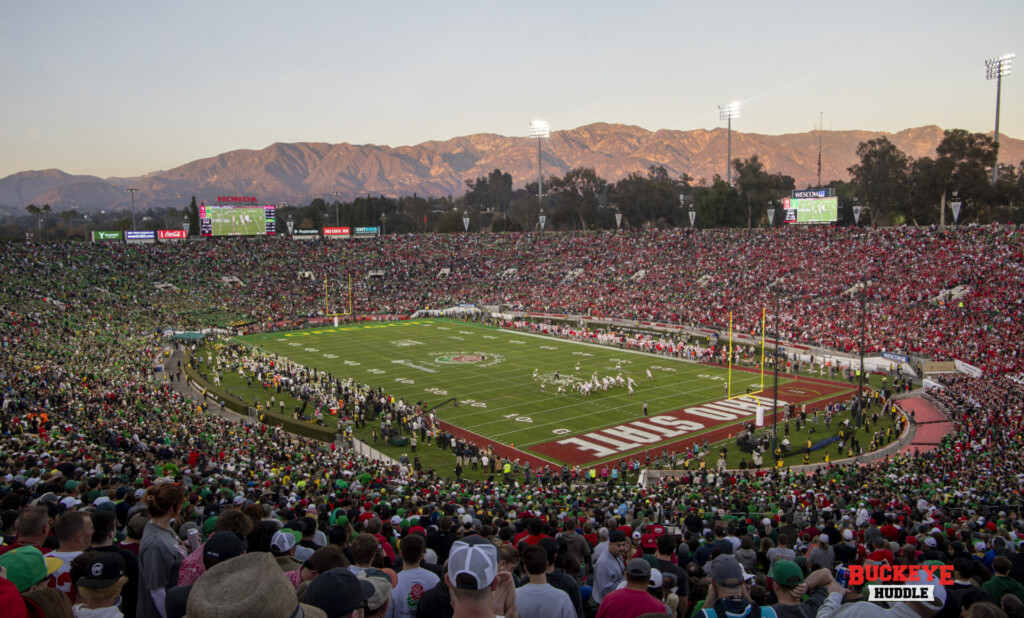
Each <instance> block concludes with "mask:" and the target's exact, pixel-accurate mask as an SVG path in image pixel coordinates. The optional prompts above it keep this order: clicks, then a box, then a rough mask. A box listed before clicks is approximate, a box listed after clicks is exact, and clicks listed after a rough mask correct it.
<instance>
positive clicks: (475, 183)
mask: <svg viewBox="0 0 1024 618" xmlns="http://www.w3.org/2000/svg"><path fill="white" fill-rule="evenodd" d="M466 188H467V189H468V191H466V195H465V202H466V204H468V205H470V206H483V207H484V208H485V209H487V210H493V211H494V212H506V211H507V210H508V208H509V206H511V205H512V196H513V192H512V174H509V173H507V172H506V173H503V172H502V171H501V170H499V169H495V170H494V171H492V172H491V173H490V174H488V175H487V176H481V177H479V178H477V179H476V180H467V181H466Z"/></svg>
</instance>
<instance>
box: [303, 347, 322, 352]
mask: <svg viewBox="0 0 1024 618" xmlns="http://www.w3.org/2000/svg"><path fill="white" fill-rule="evenodd" d="M303 349H304V350H305V351H307V352H319V351H320V350H318V349H316V348H303Z"/></svg>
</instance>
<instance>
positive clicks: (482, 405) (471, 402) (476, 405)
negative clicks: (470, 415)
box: [459, 399, 487, 408]
mask: <svg viewBox="0 0 1024 618" xmlns="http://www.w3.org/2000/svg"><path fill="white" fill-rule="evenodd" d="M459 404H465V405H467V406H471V407H474V408H486V407H487V404H486V403H484V402H482V401H477V400H476V399H463V400H462V401H460V402H459Z"/></svg>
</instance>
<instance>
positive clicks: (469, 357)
mask: <svg viewBox="0 0 1024 618" xmlns="http://www.w3.org/2000/svg"><path fill="white" fill-rule="evenodd" d="M504 360H505V357H504V356H501V355H500V354H484V353H483V352H450V353H448V354H442V355H440V356H437V357H435V358H434V362H435V363H439V364H441V365H475V366H477V367H490V366H491V365H497V364H498V363H501V362H504Z"/></svg>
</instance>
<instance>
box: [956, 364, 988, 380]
mask: <svg viewBox="0 0 1024 618" xmlns="http://www.w3.org/2000/svg"><path fill="white" fill-rule="evenodd" d="M953 364H954V366H955V367H956V370H957V371H959V372H960V373H966V374H967V375H969V376H971V377H972V378H980V377H981V376H983V375H984V374H985V372H984V371H982V370H981V369H978V368H977V367H975V366H974V365H968V364H967V363H965V362H963V361H962V360H954V361H953Z"/></svg>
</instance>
